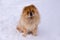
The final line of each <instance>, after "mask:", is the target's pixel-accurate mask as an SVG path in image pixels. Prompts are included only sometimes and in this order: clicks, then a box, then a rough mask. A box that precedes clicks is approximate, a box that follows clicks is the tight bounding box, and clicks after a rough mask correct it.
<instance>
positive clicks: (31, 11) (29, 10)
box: [22, 5, 38, 18]
mask: <svg viewBox="0 0 60 40" xmlns="http://www.w3.org/2000/svg"><path fill="white" fill-rule="evenodd" d="M37 14H38V11H37V8H36V7H35V6H34V5H29V6H26V7H24V9H23V14H22V15H23V16H24V17H25V18H33V17H34V16H37Z"/></svg>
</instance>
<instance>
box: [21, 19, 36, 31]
mask: <svg viewBox="0 0 60 40" xmlns="http://www.w3.org/2000/svg"><path fill="white" fill-rule="evenodd" d="M21 25H22V26H23V27H25V28H26V29H27V30H28V31H31V30H33V29H34V28H35V26H36V25H35V20H34V19H29V20H22V21H21Z"/></svg>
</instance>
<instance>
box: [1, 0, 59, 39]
mask: <svg viewBox="0 0 60 40" xmlns="http://www.w3.org/2000/svg"><path fill="white" fill-rule="evenodd" d="M30 4H34V5H35V6H36V7H37V8H38V10H39V13H40V15H41V22H40V24H39V26H38V32H37V34H38V35H37V36H33V35H27V36H26V37H23V36H22V33H20V32H18V31H17V30H16V27H17V24H18V21H19V19H20V15H21V13H22V9H23V7H24V6H27V5H30ZM0 40H60V0H0Z"/></svg>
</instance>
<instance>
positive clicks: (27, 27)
mask: <svg viewBox="0 0 60 40" xmlns="http://www.w3.org/2000/svg"><path fill="white" fill-rule="evenodd" d="M39 21H40V15H39V12H38V10H37V8H36V6H35V5H33V4H31V5H28V6H25V7H24V8H23V11H22V15H21V18H20V20H19V23H18V25H17V30H18V31H19V32H20V31H21V32H23V36H26V35H27V34H29V33H31V34H32V35H37V28H38V24H39Z"/></svg>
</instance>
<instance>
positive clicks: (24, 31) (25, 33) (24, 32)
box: [22, 28, 27, 36]
mask: <svg viewBox="0 0 60 40" xmlns="http://www.w3.org/2000/svg"><path fill="white" fill-rule="evenodd" d="M22 30H23V36H26V35H27V30H26V29H25V28H23V29H22Z"/></svg>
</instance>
